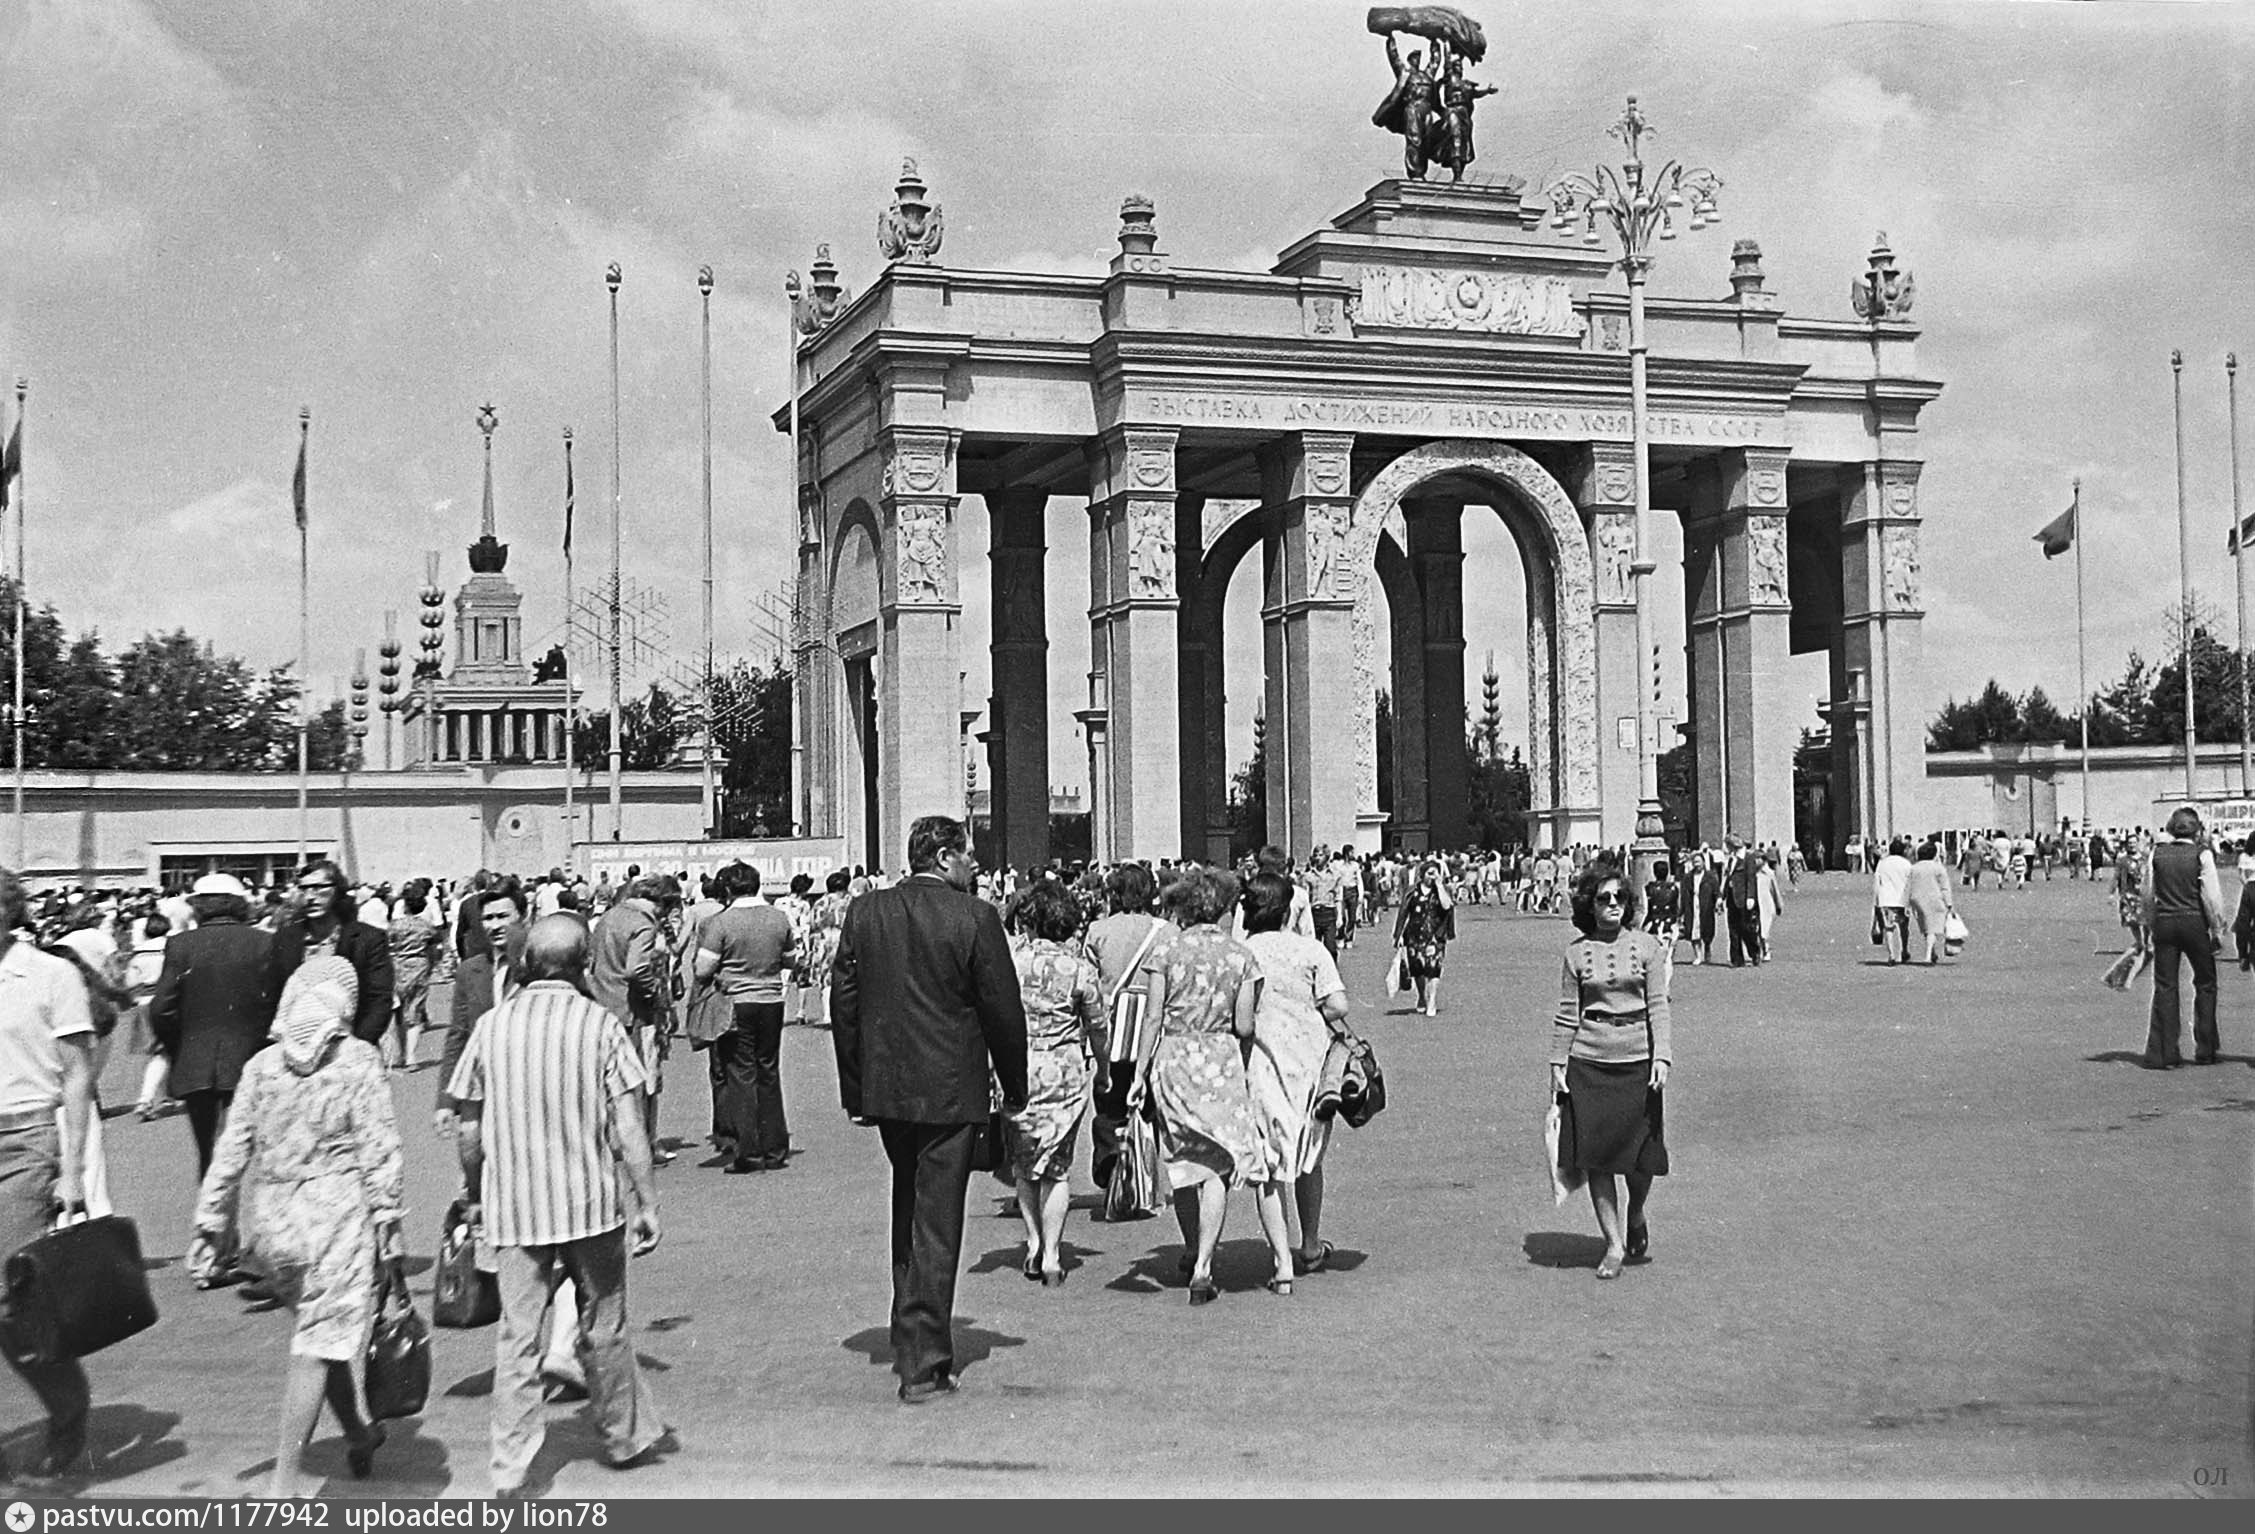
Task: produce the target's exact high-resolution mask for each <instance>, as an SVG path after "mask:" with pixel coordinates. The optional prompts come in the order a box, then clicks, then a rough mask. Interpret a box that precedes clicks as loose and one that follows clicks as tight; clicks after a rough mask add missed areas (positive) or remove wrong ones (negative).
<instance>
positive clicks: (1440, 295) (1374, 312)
mask: <svg viewBox="0 0 2255 1534" xmlns="http://www.w3.org/2000/svg"><path fill="white" fill-rule="evenodd" d="M1360 276H1361V282H1362V288H1361V292H1360V294H1359V295H1358V296H1357V297H1356V299H1355V302H1354V309H1353V315H1352V317H1353V320H1354V322H1355V324H1356V325H1358V326H1380V327H1386V328H1391V329H1401V330H1472V331H1483V332H1486V333H1488V334H1491V335H1522V336H1579V335H1580V334H1581V333H1582V317H1581V316H1580V315H1578V314H1576V313H1575V312H1574V290H1573V287H1572V286H1571V285H1570V284H1569V283H1568V282H1567V281H1566V279H1565V278H1563V277H1528V276H1521V275H1517V274H1510V273H1504V272H1474V271H1453V272H1443V271H1434V270H1431V269H1428V268H1423V267H1412V266H1366V267H1364V268H1362V270H1361V273H1360Z"/></svg>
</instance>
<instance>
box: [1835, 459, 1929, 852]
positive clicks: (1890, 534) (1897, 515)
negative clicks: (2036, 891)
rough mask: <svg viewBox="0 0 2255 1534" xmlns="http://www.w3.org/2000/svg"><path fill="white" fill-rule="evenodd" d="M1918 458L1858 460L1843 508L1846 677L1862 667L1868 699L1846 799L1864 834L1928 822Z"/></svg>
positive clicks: (1909, 830) (1901, 831)
mask: <svg viewBox="0 0 2255 1534" xmlns="http://www.w3.org/2000/svg"><path fill="white" fill-rule="evenodd" d="M1923 467H1924V465H1922V464H1920V463H1918V462H1915V461H1912V460H1907V459H1882V460H1880V461H1878V462H1874V463H1867V464H1865V465H1864V472H1863V482H1862V484H1861V485H1859V486H1857V487H1855V488H1854V489H1852V490H1851V491H1850V492H1849V494H1848V495H1847V497H1846V501H1845V504H1844V506H1843V507H1842V513H1843V514H1842V517H1841V524H1840V560H1841V573H1842V586H1843V590H1844V594H1845V600H1844V602H1843V609H1844V610H1843V612H1842V615H1841V629H1842V640H1843V646H1842V647H1843V651H1844V655H1845V660H1846V669H1847V671H1848V673H1849V676H1850V678H1851V679H1852V678H1853V677H1854V676H1855V674H1856V673H1858V672H1861V673H1862V675H1863V678H1864V692H1865V696H1866V697H1867V698H1868V699H1869V700H1870V713H1869V716H1868V725H1867V728H1868V731H1869V736H1868V739H1867V740H1866V741H1865V744H1864V760H1865V762H1866V763H1868V771H1869V773H1870V783H1869V785H1868V787H1866V786H1864V785H1859V788H1861V789H1862V791H1861V792H1859V793H1858V794H1857V796H1856V801H1855V802H1856V804H1857V805H1858V806H1859V808H1858V811H1857V814H1858V819H1857V822H1856V824H1857V828H1858V829H1859V830H1862V831H1863V832H1864V833H1865V834H1866V835H1878V836H1882V837H1886V836H1898V835H1900V836H1911V835H1917V834H1919V833H1921V832H1923V831H1925V830H1928V829H1929V827H1928V826H1927V825H1926V822H1925V820H1924V818H1923V816H1922V812H1921V809H1920V803H1919V795H1918V789H1919V786H1920V784H1922V783H1923V782H1924V780H1925V774H1926V728H1925V721H1924V720H1923V719H1922V718H1921V716H1920V709H1921V708H1922V706H1923V695H1922V693H1921V691H1920V685H1921V673H1920V659H1921V657H1920V648H1921V639H1920V634H1921V626H1922V624H1923V622H1924V619H1925V616H1926V613H1925V608H1924V605H1923V604H1924V601H1925V596H1924V589H1923V588H1924V581H1923V578H1922V574H1921V571H1920V569H1919V513H1918V477H1919V471H1920V470H1921V469H1922V468H1923ZM1867 811H1868V813H1869V815H1870V817H1871V823H1870V824H1868V825H1867V824H1864V823H1863V816H1864V814H1865V813H1866V812H1867Z"/></svg>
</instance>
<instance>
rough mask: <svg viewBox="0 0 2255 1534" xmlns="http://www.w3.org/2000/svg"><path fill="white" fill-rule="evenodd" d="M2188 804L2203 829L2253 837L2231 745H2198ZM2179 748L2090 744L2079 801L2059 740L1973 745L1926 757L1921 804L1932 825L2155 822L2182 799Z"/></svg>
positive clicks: (2250, 803)
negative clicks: (2085, 795)
mask: <svg viewBox="0 0 2255 1534" xmlns="http://www.w3.org/2000/svg"><path fill="white" fill-rule="evenodd" d="M2195 766H2196V773H2195V777H2194V786H2195V787H2196V788H2197V790H2198V793H2197V794H2196V795H2195V796H2194V797H2193V799H2192V800H2191V801H2190V802H2196V803H2198V804H2199V805H2200V806H2201V813H2202V816H2203V818H2205V819H2206V821H2207V822H2208V824H2209V827H2210V829H2212V830H2215V831H2216V832H2218V833H2219V834H2221V835H2226V836H2239V837H2246V836H2249V835H2255V794H2251V793H2250V792H2249V785H2248V784H2247V783H2245V782H2243V781H2242V780H2241V777H2240V771H2239V747H2238V746H2237V745H2234V744H2216V745H2204V746H2202V747H2201V748H2200V751H2199V756H2198V759H2197V762H2196V763H2195ZM2187 802H2188V800H2187V797H2186V794H2185V757H2184V748H2183V747H2182V746H2095V747H2093V748H2092V749H2091V781H2090V804H2089V805H2088V806H2087V807H2086V806H2085V805H2084V803H2083V800H2082V754H2081V752H2079V751H2078V750H2077V749H2076V748H2075V746H2074V745H2073V744H2071V743H2069V742H2065V741H2051V740H2047V741H2026V742H2020V741H2015V742H1999V743H1993V744H1990V745H1987V746H1983V747H1981V748H1980V749H1979V750H1977V751H1929V752H1927V753H1926V792H1925V797H1924V799H1923V800H1922V801H1921V805H1922V808H1923V809H1924V811H1925V814H1926V817H1927V819H1928V820H1930V821H1931V822H1932V824H1931V825H1927V826H1918V827H1904V826H1898V827H1896V830H1898V831H1912V830H1917V831H1927V830H1934V829H1937V828H1940V827H1945V826H1947V827H1964V826H1977V827H1993V828H1995V829H1997V830H2002V831H2015V832H2017V831H2031V832H2033V831H2041V830H2051V829H2056V828H2057V827H2058V826H2059V824H2060V822H2061V821H2063V820H2071V821H2081V820H2083V819H2086V818H2087V819H2088V820H2089V822H2090V823H2091V824H2092V825H2093V826H2096V827H2099V828H2101V829H2104V828H2105V827H2107V826H2121V827H2124V828H2127V827H2131V826H2146V827H2149V828H2157V827H2159V826H2160V825H2161V824H2162V823H2163V822H2164V821H2166V820H2167V819H2168V818H2169V812H2170V811H2171V810H2173V809H2175V808H2176V807H2177V806H2178V805H2180V804H2184V803H2187Z"/></svg>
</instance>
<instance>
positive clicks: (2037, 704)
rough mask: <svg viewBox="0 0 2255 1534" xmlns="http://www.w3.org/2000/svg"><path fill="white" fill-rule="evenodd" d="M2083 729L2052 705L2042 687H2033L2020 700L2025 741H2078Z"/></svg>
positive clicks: (2021, 733)
mask: <svg viewBox="0 0 2255 1534" xmlns="http://www.w3.org/2000/svg"><path fill="white" fill-rule="evenodd" d="M2081 734H2082V727H2081V726H2080V725H2079V724H2077V723H2076V722H2075V721H2074V720H2072V719H2069V718H2068V717H2067V716H2066V715H2064V714H2062V713H2061V712H2060V711H2059V710H2058V709H2057V708H2055V707H2054V706H2053V705H2052V701H2051V699H2050V698H2049V697H2047V696H2045V694H2044V690H2043V688H2042V687H2040V686H2039V687H2031V688H2029V689H2028V692H2027V695H2026V696H2025V697H2023V698H2022V699H2021V700H2020V735H2019V738H2020V739H2021V740H2025V741H2038V742H2041V741H2047V740H2077V739H2080V738H2081Z"/></svg>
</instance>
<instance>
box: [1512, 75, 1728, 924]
mask: <svg viewBox="0 0 2255 1534" xmlns="http://www.w3.org/2000/svg"><path fill="white" fill-rule="evenodd" d="M1606 131H1607V132H1608V133H1610V134H1611V135H1612V136H1613V137H1615V138H1617V139H1619V140H1620V141H1621V143H1622V144H1623V146H1625V147H1626V148H1627V150H1628V152H1629V158H1628V162H1627V163H1626V164H1624V165H1622V166H1621V167H1620V168H1619V169H1617V170H1616V169H1615V168H1614V167H1612V166H1609V165H1600V166H1598V167H1597V168H1596V169H1595V170H1594V171H1593V172H1592V173H1591V174H1589V175H1587V176H1584V175H1581V174H1579V173H1578V172H1577V173H1573V174H1569V175H1566V176H1562V177H1560V178H1559V179H1558V180H1557V181H1555V182H1553V183H1552V184H1551V186H1550V188H1549V191H1548V194H1547V195H1548V198H1549V201H1550V209H1551V220H1550V222H1551V227H1552V228H1553V229H1556V230H1558V231H1559V232H1560V233H1565V232H1568V231H1571V230H1572V229H1573V227H1574V226H1575V225H1576V224H1579V225H1581V227H1582V243H1583V244H1585V245H1592V246H1595V245H1600V244H1602V243H1604V240H1603V237H1602V236H1601V235H1600V234H1599V233H1598V229H1599V226H1600V225H1603V226H1605V227H1606V228H1609V229H1610V230H1612V232H1613V237H1614V239H1615V241H1617V242H1618V244H1619V246H1620V252H1621V254H1620V258H1619V264H1620V268H1621V272H1622V275H1623V276H1625V277H1627V279H1628V284H1629V412H1630V415H1631V417H1632V419H1633V425H1632V432H1633V442H1634V450H1635V456H1636V545H1635V549H1634V552H1633V555H1632V557H1631V560H1630V563H1629V573H1630V576H1631V577H1632V579H1633V581H1634V595H1635V600H1636V650H1637V664H1638V665H1639V666H1640V667H1642V668H1643V669H1644V672H1645V674H1644V676H1643V677H1641V678H1640V679H1639V681H1640V683H1641V685H1640V686H1639V687H1638V688H1637V697H1636V727H1637V742H1636V765H1637V806H1636V845H1635V848H1634V853H1635V858H1636V867H1635V871H1634V875H1633V877H1634V879H1635V881H1636V884H1637V887H1638V888H1640V889H1641V888H1642V887H1643V886H1644V884H1645V883H1646V881H1648V880H1649V879H1650V878H1651V877H1652V867H1653V864H1654V863H1656V862H1657V861H1658V860H1659V859H1661V858H1663V857H1665V856H1666V855H1667V851H1668V843H1667V837H1666V835H1665V828H1664V827H1663V825H1662V823H1661V819H1660V754H1659V742H1658V741H1657V740H1656V739H1655V735H1656V733H1657V728H1658V715H1657V710H1656V708H1655V706H1654V702H1653V699H1654V696H1655V694H1656V692H1657V690H1658V687H1659V676H1658V670H1657V661H1656V660H1655V658H1654V651H1653V648H1652V572H1653V570H1654V569H1655V566H1654V564H1653V560H1652V530H1651V522H1652V453H1651V421H1650V417H1649V412H1648V402H1647V398H1646V383H1645V353H1646V346H1645V336H1644V283H1645V278H1646V277H1647V276H1648V275H1649V274H1650V272H1651V270H1652V259H1653V258H1652V243H1653V241H1654V240H1672V239H1674V238H1675V237H1676V215H1677V214H1678V213H1687V214H1688V219H1689V223H1690V226H1691V230H1692V232H1693V233H1695V234H1696V233H1697V232H1698V231H1700V230H1702V229H1704V228H1706V227H1707V225H1709V224H1711V223H1714V222H1716V221H1717V220H1718V219H1719V218H1720V217H1721V213H1720V211H1719V210H1718V209H1717V207H1716V202H1715V199H1716V197H1717V195H1718V194H1719V193H1720V192H1721V191H1722V185H1723V183H1722V178H1721V177H1719V176H1717V175H1716V174H1715V173H1714V172H1713V171H1711V170H1707V169H1705V168H1704V167H1699V166H1690V167H1687V166H1685V165H1684V164H1682V163H1681V162H1680V161H1676V160H1670V161H1668V162H1667V163H1666V164H1664V165H1662V166H1661V167H1660V169H1659V170H1658V171H1657V172H1653V173H1648V172H1647V171H1646V168H1645V164H1644V155H1643V140H1644V139H1645V138H1646V137H1647V136H1648V135H1650V134H1651V133H1652V128H1651V125H1650V124H1649V123H1647V122H1646V121H1645V118H1644V114H1643V113H1642V112H1640V111H1638V110H1637V104H1636V98H1635V97H1634V96H1631V97H1630V98H1629V104H1628V106H1627V108H1626V109H1625V110H1623V111H1622V113H1621V118H1620V121H1618V122H1616V123H1615V124H1614V125H1613V126H1612V127H1611V128H1609V129H1607V130H1606ZM1750 829H1751V828H1750Z"/></svg>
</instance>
